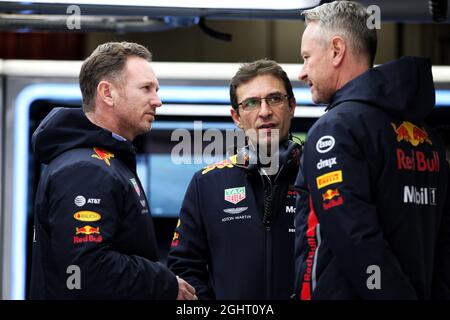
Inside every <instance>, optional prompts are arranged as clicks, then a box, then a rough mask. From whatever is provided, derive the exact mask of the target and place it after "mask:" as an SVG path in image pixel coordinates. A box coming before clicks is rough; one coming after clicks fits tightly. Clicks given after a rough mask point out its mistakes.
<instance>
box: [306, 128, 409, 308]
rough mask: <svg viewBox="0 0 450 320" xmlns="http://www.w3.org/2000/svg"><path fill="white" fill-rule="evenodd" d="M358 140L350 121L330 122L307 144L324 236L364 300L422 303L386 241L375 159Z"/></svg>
mask: <svg viewBox="0 0 450 320" xmlns="http://www.w3.org/2000/svg"><path fill="white" fill-rule="evenodd" d="M355 137H356V135H355V133H353V132H352V130H351V128H350V127H349V126H348V125H346V124H345V122H344V121H333V122H331V121H329V122H327V121H324V122H322V123H320V124H317V125H316V127H315V129H314V130H312V131H311V132H310V133H309V136H308V139H307V141H306V145H305V159H304V166H305V176H306V181H307V184H308V187H309V188H310V192H311V197H312V199H311V200H312V206H313V208H312V209H313V211H314V212H315V213H316V216H317V220H318V223H319V225H320V231H321V235H322V237H323V238H324V239H325V240H326V241H327V243H328V245H329V247H330V250H331V252H332V253H333V255H334V257H335V260H336V263H337V266H338V269H339V271H340V272H341V273H342V274H343V276H344V277H345V278H346V279H347V280H348V282H349V283H350V285H351V286H352V287H353V289H354V290H355V292H356V293H357V295H358V296H359V297H360V298H362V299H416V298H417V297H416V294H415V291H414V289H413V287H412V285H411V283H410V280H409V278H408V277H407V276H406V275H405V274H404V272H403V271H402V268H401V266H400V264H399V262H398V260H397V258H396V256H395V254H394V252H393V251H392V250H391V248H390V246H389V245H388V243H387V242H386V241H385V240H384V238H383V232H382V230H381V228H380V225H379V223H378V215H377V207H376V204H375V199H374V194H373V190H372V188H371V183H373V181H372V178H373V177H371V173H370V169H369V161H370V159H368V157H367V156H366V155H365V154H364V151H363V150H364V148H363V146H362V145H360V144H359V141H361V140H364V139H356V138H355ZM361 143H363V142H361ZM325 240H324V241H325ZM378 271H379V272H378ZM377 274H378V275H379V276H380V277H378V279H380V280H381V286H376V287H374V286H373V285H371V284H374V283H375V284H376V281H375V280H376V279H377V278H371V276H372V275H373V276H374V277H377ZM374 281H375V282H374Z"/></svg>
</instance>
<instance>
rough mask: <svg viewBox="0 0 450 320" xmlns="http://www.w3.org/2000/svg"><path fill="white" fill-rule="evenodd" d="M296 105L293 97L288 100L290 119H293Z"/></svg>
mask: <svg viewBox="0 0 450 320" xmlns="http://www.w3.org/2000/svg"><path fill="white" fill-rule="evenodd" d="M296 105H297V101H296V100H295V97H291V98H289V113H290V114H291V119H292V118H293V117H294V113H295V106H296Z"/></svg>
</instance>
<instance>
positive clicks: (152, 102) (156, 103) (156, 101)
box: [150, 94, 162, 108]
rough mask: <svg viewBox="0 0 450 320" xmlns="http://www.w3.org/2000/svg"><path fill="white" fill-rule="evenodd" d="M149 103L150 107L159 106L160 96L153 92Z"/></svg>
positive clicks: (160, 104) (160, 102) (160, 103)
mask: <svg viewBox="0 0 450 320" xmlns="http://www.w3.org/2000/svg"><path fill="white" fill-rule="evenodd" d="M150 105H151V106H152V107H155V108H159V107H161V106H162V101H161V98H160V97H159V95H158V94H155V95H154V96H153V97H152V98H151V100H150Z"/></svg>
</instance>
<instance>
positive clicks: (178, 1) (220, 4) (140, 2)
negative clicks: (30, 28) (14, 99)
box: [0, 0, 320, 10]
mask: <svg viewBox="0 0 450 320" xmlns="http://www.w3.org/2000/svg"><path fill="white" fill-rule="evenodd" d="M0 2H5V1H0ZM6 2H20V3H27V2H28V3H30V4H32V3H45V4H67V5H74V4H75V5H76V4H80V5H105V6H140V7H159V8H164V7H166V8H204V9H237V10H239V9H246V10H248V9H254V10H298V9H305V8H312V7H315V6H317V5H319V4H320V0H284V1H267V2H266V1H261V0H247V1H242V0H224V1H218V0H215V1H211V0H190V1H186V0H165V1H161V0H127V1H119V0H75V1H52V0H34V1H26V2H25V1H23V0H12V1H11V0H8V1H6Z"/></svg>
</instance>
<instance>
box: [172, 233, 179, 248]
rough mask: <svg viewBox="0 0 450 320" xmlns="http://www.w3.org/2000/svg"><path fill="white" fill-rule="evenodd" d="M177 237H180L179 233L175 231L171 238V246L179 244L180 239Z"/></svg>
mask: <svg viewBox="0 0 450 320" xmlns="http://www.w3.org/2000/svg"><path fill="white" fill-rule="evenodd" d="M179 238H180V234H179V233H178V232H175V233H174V234H173V239H172V243H171V245H170V246H171V247H176V246H178V244H179V242H180V240H179Z"/></svg>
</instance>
